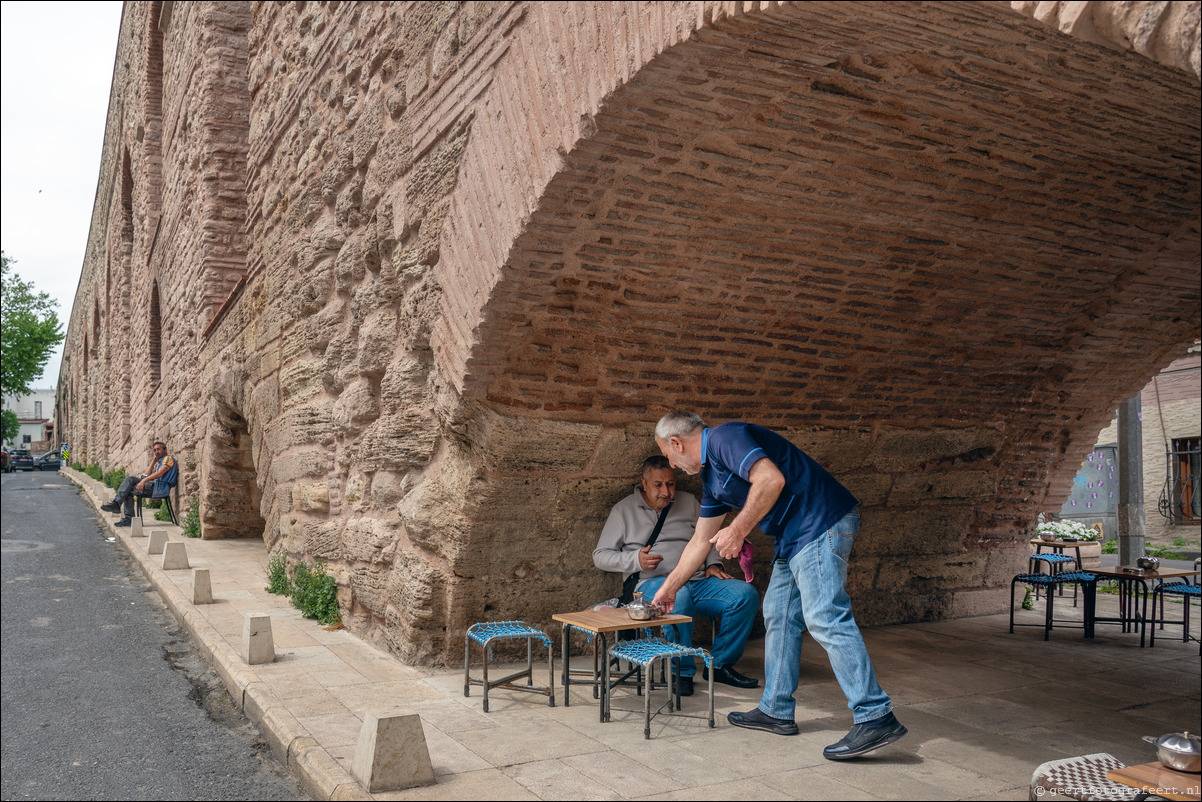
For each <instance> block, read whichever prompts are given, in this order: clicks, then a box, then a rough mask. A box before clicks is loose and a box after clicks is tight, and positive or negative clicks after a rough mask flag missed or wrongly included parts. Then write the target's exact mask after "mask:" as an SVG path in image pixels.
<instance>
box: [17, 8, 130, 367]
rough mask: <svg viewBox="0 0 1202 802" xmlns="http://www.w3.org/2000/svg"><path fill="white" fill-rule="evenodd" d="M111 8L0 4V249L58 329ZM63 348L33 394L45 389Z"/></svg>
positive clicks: (108, 60)
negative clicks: (51, 305) (51, 312)
mask: <svg viewBox="0 0 1202 802" xmlns="http://www.w3.org/2000/svg"><path fill="white" fill-rule="evenodd" d="M120 25H121V3H120V2H89V3H67V2H57V3H16V2H4V3H0V61H2V64H0V123H2V129H3V130H2V131H0V247H3V249H4V254H5V255H6V256H8V257H9V258H10V259H15V260H16V265H15V267H14V270H15V271H16V272H17V274H18V275H19V276H20V277H21V278H22V279H23V280H25V281H29V282H32V283H33V284H34V286H35V287H36V288H37V289H38V290H39V291H43V292H47V293H49V294H50V295H51V297H53V298H55V299H56V300H57V301H58V317H59V320H61V321H63V330H64V331H66V328H67V321H68V320H70V318H71V305H72V303H73V302H74V300H75V288H76V287H77V286H78V284H79V273H80V269H81V268H82V266H83V257H84V249H85V248H86V247H87V242H88V227H89V225H90V224H91V220H92V203H93V201H94V200H95V198H96V179H97V177H98V176H99V174H100V150H101V146H102V145H103V143H104V123H105V118H106V117H107V115H108V102H109V89H110V87H111V85H112V77H113V61H114V58H115V56H116V52H117V33H118V30H119V28H120ZM61 357H62V349H61V347H60V349H59V350H58V351H56V352H55V354H54V356H53V357H52V358H51V360H50V362H49V363H48V364H47V365H46V370H45V372H44V373H43V374H42V378H41V379H40V380H38V381H35V382H34V383H33V387H34V389H41V388H48V387H54V386H55V385H56V384H57V382H58V369H59V363H60V361H61Z"/></svg>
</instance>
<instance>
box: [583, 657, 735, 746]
mask: <svg viewBox="0 0 1202 802" xmlns="http://www.w3.org/2000/svg"><path fill="white" fill-rule="evenodd" d="M689 656H693V657H700V658H701V659H702V660H704V661H705V667H706V668H707V669H712V668H713V658H712V657H711V656H710V653H709V652H707V651H706V650H705V649H697V648H691V647H687V646H681V645H680V644H679V643H668V642H667V641H663V640H660V639H658V638H640V639H638V640H626V641H619V642H618V643H615V644H614V645H613V646H611V647H610V649H609V655H608V657H609V659H607V660H606V661H605V666H604V669H605V679H604V683H605V685H604V688H605V692H604V694H603V697H602V703H603V704H604V705H605V710H604V712H603V715H602V718H603V720H605V721H609V719H610V700H611V698H612V696H613V693H612V690H613V688H614V687H615V685H616V684H617V683H613V682H611V681H610V671H609V669H610V665H611V663H613V662H614V661H615V660H618V659H622V660H626V661H628V662H629V663H631V664H632V665H635V666H638V667H639V669H641V672H642V677H643V688H642V691H643V737H644V738H647V739H650V738H651V689H652V681H651V680H652V675H653V672H654V670H655V662H656V661H657V660H663V661H669V660H672V659H673V658H679V657H689ZM667 665H668V664H667V663H662V664H661V672H662V671H663V670H664V668H665V667H666V666H667ZM668 676H669V677H671V679H670V681H669V683H668V694H669V695H668V702H667V706H668V710H672V709H673V705H675V709H676V710H680V664H679V661H678V662H677V664H676V665H675V666H674V667H673V669H672V671H671V672H670V673H669V674H668ZM660 709H661V710H662V709H663V706H662V705H661V707H660ZM656 713H657V714H658V713H659V710H657V711H656ZM709 725H710V726H711V727H713V726H714V672H713V671H709Z"/></svg>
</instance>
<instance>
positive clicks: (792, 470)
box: [701, 423, 859, 560]
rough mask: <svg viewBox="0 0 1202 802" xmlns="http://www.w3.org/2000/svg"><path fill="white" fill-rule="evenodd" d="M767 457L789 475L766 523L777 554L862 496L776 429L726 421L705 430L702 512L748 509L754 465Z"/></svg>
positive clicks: (788, 552)
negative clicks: (748, 496)
mask: <svg viewBox="0 0 1202 802" xmlns="http://www.w3.org/2000/svg"><path fill="white" fill-rule="evenodd" d="M764 457H767V458H768V459H770V460H772V462H773V463H774V464H775V465H776V467H777V469H778V470H779V471H780V472H781V473H782V474H783V475H784V477H785V486H784V488H782V489H781V493H780V497H779V498H778V499H777V500H776V504H775V505H773V507H772V509H771V510H770V511H769V512H768V515H766V516H765V517H764V519H763V520H761V521H760V529H761V530H762V531H763V532H764V534H766V535H768V536H769V537H772V538H774V539H775V541H776V550H775V555H774V556H775V559H778V560H790V559H792V558H793V556H794V555H796V554H797V552H799V551H801V549H802V547H803V546H805V545H806V544H808V543H811V542H813V541H814V540H816V539H817V538H818V536H819V535H821V534H822V533H823V532H825V531H826V530H828V529H830V528H831V527H832V526H834V525H835V523H836V522H837V521H838V520H839V519H840V518H842V517H843V516H844V515H847V513H849V512H851V511H852V509H854V508H855V506H856V504H858V503H859V502H858V501H856V497H855V496H853V495H852V494H851V492H850V491H849V490H848V489H847V488H846V487H844V486H843V485H841V484H839V482H837V481H836V480H835V478H834V477H833V476H831V475H830V474H829V473H827V471H826V469H825V468H823V467H822V466H821V465H819V464H818V463H817V462H815V461H814V460H812V459H811V458H810V457H808V456H807V455H806V454H805V452H803V451H802V450H801V449H799V448H798V447H797V446H795V445H793V444H792V443H790V442H789V441H788V440H786V439H785V438H783V437H781V436H780V435H779V434H777V433H776V432H774V431H772V430H770V429H765V428H764V427H763V426H756V425H755V424H754V423H724V424H722V425H721V426H716V427H714V428H713V429H703V430H702V432H701V483H702V496H701V517H702V518H717V517H719V516H721V515H725V514H726V513H728V512H730V510H731V509H732V508H737V509H742V508H743V506H744V505H745V504H746V503H747V493H748V491H749V490H750V489H751V482H750V481H749V475H750V473H751V466H752V465H754V464H755V463H756V462H757V461H759V460H760V459H762V458H764Z"/></svg>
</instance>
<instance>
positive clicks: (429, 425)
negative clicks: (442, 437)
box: [358, 412, 438, 471]
mask: <svg viewBox="0 0 1202 802" xmlns="http://www.w3.org/2000/svg"><path fill="white" fill-rule="evenodd" d="M437 442H438V423H437V421H435V420H434V419H433V418H432V417H430V416H429V415H427V414H426V413H422V412H405V413H400V414H395V415H384V416H383V417H381V418H380V419H379V420H377V421H375V422H374V423H372V424H371V426H369V427H368V429H367V431H366V432H364V434H363V442H362V443H361V444H360V446H359V461H358V465H359V467H360V468H361V469H362V470H365V471H372V470H393V471H395V470H400V469H403V468H408V467H420V466H423V465H425V464H426V463H427V462H429V460H430V457H431V455H433V453H434V446H435V445H436V444H437Z"/></svg>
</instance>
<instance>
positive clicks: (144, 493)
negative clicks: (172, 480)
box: [100, 440, 175, 526]
mask: <svg viewBox="0 0 1202 802" xmlns="http://www.w3.org/2000/svg"><path fill="white" fill-rule="evenodd" d="M174 467H175V460H174V459H173V458H172V457H171V455H170V454H168V453H167V446H166V445H165V444H164V443H163V442H162V441H161V440H156V441H155V442H154V460H153V461H152V462H151V463H150V468H149V469H148V470H147V471H146V473H144V474H142V475H141V476H139V477H137V478H135V477H133V476H127V477H125V481H124V482H122V483H121V487H119V488H117V495H116V496H115V497H114V498H113V500H112V501H110V502H109V503H108V504H101V505H100V509H102V510H106V511H107V512H122V509H123V508H124V513H125V517H124V518H122V519H121V520H120V521H117V523H116V524H114V526H129V525H130V523H131V522H132V521H133V517H134V496H141V497H142V498H149V497H150V494H151V493H153V492H154V480H155V479H158V478H160V477H162V476H165V475H167V474H168V473H170V471H171V470H172V469H173V468H174Z"/></svg>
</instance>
